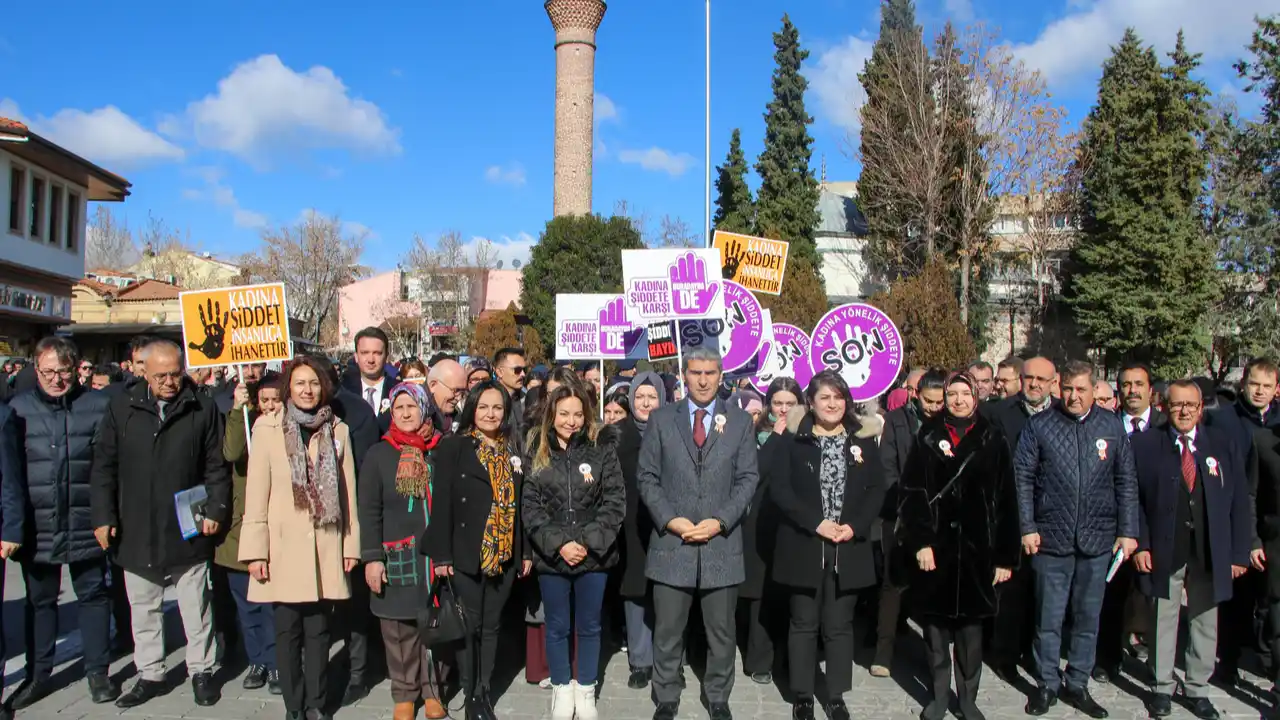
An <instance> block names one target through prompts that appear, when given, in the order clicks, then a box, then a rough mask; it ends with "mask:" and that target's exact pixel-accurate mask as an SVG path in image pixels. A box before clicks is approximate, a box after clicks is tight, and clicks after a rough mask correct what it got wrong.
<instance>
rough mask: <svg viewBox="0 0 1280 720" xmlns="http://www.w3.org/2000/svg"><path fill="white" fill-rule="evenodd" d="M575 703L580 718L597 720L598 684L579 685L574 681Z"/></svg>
mask: <svg viewBox="0 0 1280 720" xmlns="http://www.w3.org/2000/svg"><path fill="white" fill-rule="evenodd" d="M573 695H574V697H573V703H574V705H575V706H576V707H577V710H578V720H596V718H597V717H598V715H597V714H596V685H595V683H592V684H590V685H579V684H578V681H577V680H574V681H573Z"/></svg>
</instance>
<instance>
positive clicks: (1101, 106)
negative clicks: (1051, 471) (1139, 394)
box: [1067, 29, 1216, 377]
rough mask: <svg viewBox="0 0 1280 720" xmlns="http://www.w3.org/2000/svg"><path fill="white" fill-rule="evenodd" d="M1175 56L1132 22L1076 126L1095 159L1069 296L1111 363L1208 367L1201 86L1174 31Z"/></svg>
mask: <svg viewBox="0 0 1280 720" xmlns="http://www.w3.org/2000/svg"><path fill="white" fill-rule="evenodd" d="M1170 58H1171V60H1172V63H1171V64H1170V65H1169V66H1168V67H1167V68H1165V67H1161V65H1160V62H1159V60H1158V59H1157V58H1156V55H1155V51H1154V50H1152V49H1151V48H1150V47H1144V46H1143V45H1142V41H1141V40H1140V39H1139V38H1138V35H1137V33H1136V32H1134V30H1133V29H1129V30H1127V31H1126V32H1125V35H1124V38H1123V40H1121V42H1120V44H1119V45H1118V46H1116V47H1115V48H1113V50H1112V55H1111V57H1110V58H1108V59H1107V61H1106V62H1105V63H1104V64H1103V68H1102V79H1101V80H1100V81H1099V83H1098V101H1097V104H1096V105H1095V106H1094V108H1093V109H1092V110H1091V111H1090V113H1089V116H1088V118H1087V119H1086V120H1085V123H1084V128H1083V129H1084V139H1083V141H1082V144H1081V155H1082V156H1083V157H1086V158H1090V162H1089V164H1088V166H1087V167H1086V168H1085V170H1084V173H1083V176H1082V183H1081V197H1082V205H1083V207H1082V215H1081V230H1082V234H1081V237H1080V239H1079V241H1078V243H1077V245H1076V247H1075V249H1074V252H1073V261H1074V263H1073V264H1074V268H1073V274H1072V279H1071V285H1070V291H1069V294H1068V297H1067V299H1068V301H1069V302H1070V303H1071V305H1072V307H1073V309H1074V312H1075V317H1076V322H1077V323H1078V325H1079V326H1080V330H1081V334H1082V335H1083V336H1084V338H1085V339H1086V340H1088V341H1089V342H1091V343H1092V344H1093V346H1094V347H1096V348H1099V349H1100V350H1102V351H1103V353H1104V361H1105V363H1106V364H1107V365H1115V364H1116V363H1118V362H1120V361H1123V360H1126V359H1137V360H1143V361H1146V362H1148V363H1150V364H1151V365H1152V367H1153V369H1154V370H1155V372H1156V373H1157V374H1158V375H1163V376H1167V377H1177V376H1181V375H1184V374H1186V373H1188V372H1189V371H1191V370H1192V369H1193V368H1200V367H1203V361H1204V359H1205V357H1206V350H1207V346H1208V333H1207V330H1206V326H1205V319H1206V313H1207V310H1208V308H1209V306H1210V303H1211V302H1212V301H1213V299H1214V296H1215V286H1216V281H1215V273H1216V269H1215V264H1214V254H1213V249H1212V248H1211V247H1210V246H1209V244H1208V243H1207V242H1205V239H1204V233H1203V230H1202V227H1201V226H1200V224H1199V222H1200V221H1199V217H1198V210H1199V208H1198V202H1197V201H1198V198H1199V195H1200V192H1201V187H1202V183H1203V180H1204V175H1205V159H1204V154H1203V152H1202V151H1201V150H1200V148H1199V137H1198V134H1199V133H1200V132H1202V131H1203V129H1204V128H1205V127H1206V115H1207V108H1206V106H1205V103H1204V97H1205V95H1206V94H1207V90H1206V89H1205V87H1204V85H1203V84H1202V83H1200V82H1199V81H1198V80H1195V79H1194V78H1192V77H1191V75H1192V73H1193V72H1194V70H1195V68H1196V67H1197V65H1198V64H1199V60H1198V56H1195V55H1192V54H1190V53H1188V52H1187V51H1186V49H1185V46H1184V44H1183V43H1182V41H1181V37H1180V38H1179V42H1178V46H1177V48H1176V49H1175V50H1174V52H1173V53H1172V54H1171V55H1170Z"/></svg>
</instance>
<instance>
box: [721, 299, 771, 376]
mask: <svg viewBox="0 0 1280 720" xmlns="http://www.w3.org/2000/svg"><path fill="white" fill-rule="evenodd" d="M724 305H725V324H726V326H727V328H728V332H722V333H721V335H720V337H721V340H720V357H721V358H722V361H723V363H724V370H725V372H731V371H733V370H737V369H738V368H740V367H742V366H744V365H746V364H747V363H749V362H751V361H752V360H754V359H755V356H756V351H758V350H759V349H760V343H761V342H762V341H763V340H764V311H763V308H761V307H760V301H759V300H756V296H755V295H752V294H751V291H750V290H748V289H746V288H745V287H743V286H741V285H739V284H738V283H736V282H733V281H732V280H725V281H724ZM725 338H727V339H728V342H726V341H725Z"/></svg>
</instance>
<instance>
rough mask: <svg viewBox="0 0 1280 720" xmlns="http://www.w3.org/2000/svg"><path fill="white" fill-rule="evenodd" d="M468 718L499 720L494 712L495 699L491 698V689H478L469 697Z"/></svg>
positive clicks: (471, 719) (470, 719)
mask: <svg viewBox="0 0 1280 720" xmlns="http://www.w3.org/2000/svg"><path fill="white" fill-rule="evenodd" d="M466 714H467V720H497V716H496V715H494V714H493V701H492V700H490V699H489V691H488V690H484V689H479V690H476V691H475V692H474V693H472V694H471V697H470V698H467V713H466Z"/></svg>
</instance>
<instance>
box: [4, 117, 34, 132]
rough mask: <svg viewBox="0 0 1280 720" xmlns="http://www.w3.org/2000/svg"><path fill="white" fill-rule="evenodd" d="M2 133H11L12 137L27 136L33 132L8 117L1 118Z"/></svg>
mask: <svg viewBox="0 0 1280 720" xmlns="http://www.w3.org/2000/svg"><path fill="white" fill-rule="evenodd" d="M0 132H3V133H9V134H11V135H23V136H25V135H27V134H29V133H30V132H31V131H30V130H29V129H27V126H26V125H24V124H23V123H20V122H18V121H17V120H13V119H11V118H7V117H0Z"/></svg>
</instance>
